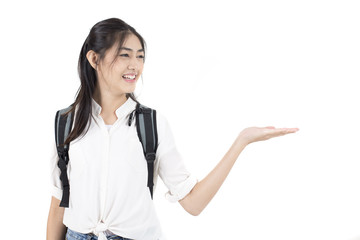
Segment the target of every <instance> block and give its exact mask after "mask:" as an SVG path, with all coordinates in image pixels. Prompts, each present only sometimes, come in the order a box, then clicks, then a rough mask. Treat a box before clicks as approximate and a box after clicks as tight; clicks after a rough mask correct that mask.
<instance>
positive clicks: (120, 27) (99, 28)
mask: <svg viewBox="0 0 360 240" xmlns="http://www.w3.org/2000/svg"><path fill="white" fill-rule="evenodd" d="M130 34H134V35H135V36H136V37H137V38H138V39H139V41H140V43H141V46H142V49H144V57H145V47H146V43H145V40H144V39H143V38H142V37H141V35H140V34H139V33H138V32H137V31H136V30H135V29H134V28H133V27H131V26H130V25H129V24H127V23H125V22H124V21H122V20H121V19H118V18H109V19H106V20H103V21H100V22H98V23H96V24H95V25H94V26H93V27H92V28H91V30H90V33H89V35H88V36H87V38H86V40H85V42H84V44H83V46H82V48H81V51H80V56H79V62H78V73H79V77H80V82H81V85H80V87H79V89H78V91H77V93H76V95H77V96H76V100H75V102H74V103H73V104H72V105H71V106H72V107H71V109H70V110H69V111H68V112H66V113H65V115H67V114H69V113H70V112H72V113H73V116H74V113H75V109H76V107H77V106H78V110H77V113H76V117H75V119H74V128H73V130H72V131H71V132H70V134H69V136H68V138H67V139H66V141H65V143H64V144H69V143H70V142H71V141H73V140H75V139H76V138H78V137H79V136H80V135H82V134H83V135H85V134H86V133H87V131H88V130H89V127H90V124H89V125H88V123H89V122H90V120H91V117H92V107H91V105H92V96H93V94H94V91H95V87H96V85H97V81H98V79H97V76H96V70H95V69H94V68H93V67H92V66H91V65H90V63H89V61H88V59H87V58H86V54H87V53H88V51H90V50H93V51H94V52H95V53H97V54H98V56H99V61H102V60H103V59H104V57H105V52H106V50H108V49H110V48H111V47H112V46H113V45H114V44H116V43H117V44H118V49H117V53H119V52H120V49H121V47H122V46H123V44H124V41H125V40H126V37H127V36H129V35H130ZM117 55H118V54H116V55H115V56H117ZM114 60H115V59H114ZM144 60H145V58H144ZM126 97H127V98H129V97H130V98H132V99H133V100H134V101H136V102H137V100H136V98H135V96H134V94H133V93H127V94H126ZM87 125H88V128H87V129H86V130H85V128H86V126H87Z"/></svg>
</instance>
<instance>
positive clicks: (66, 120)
mask: <svg viewBox="0 0 360 240" xmlns="http://www.w3.org/2000/svg"><path fill="white" fill-rule="evenodd" d="M71 107H72V106H69V107H68V108H64V109H62V110H59V111H57V112H56V117H55V141H56V148H57V152H58V155H59V161H58V167H59V168H60V170H61V174H60V180H61V183H62V186H63V195H62V199H61V202H60V207H69V195H70V185H69V179H68V176H67V164H68V162H69V153H68V152H69V144H66V145H64V142H65V141H66V138H67V137H68V135H69V133H70V131H71V128H72V123H73V113H72V112H70V113H69V114H68V115H67V116H63V114H64V113H66V112H68V111H69V110H70V108H71Z"/></svg>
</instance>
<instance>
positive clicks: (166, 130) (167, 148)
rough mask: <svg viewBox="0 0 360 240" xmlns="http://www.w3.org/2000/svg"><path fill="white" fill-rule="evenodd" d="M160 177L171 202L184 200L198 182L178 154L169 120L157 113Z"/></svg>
mask: <svg viewBox="0 0 360 240" xmlns="http://www.w3.org/2000/svg"><path fill="white" fill-rule="evenodd" d="M157 127H158V149H157V152H156V153H157V161H159V176H160V178H161V179H162V181H163V182H164V184H165V186H166V187H167V188H168V189H169V191H168V192H167V193H166V194H165V197H166V199H168V200H169V201H170V202H177V201H179V200H181V199H183V198H184V197H185V196H186V195H187V194H188V193H189V192H190V191H191V190H192V189H193V187H194V186H195V185H196V183H197V182H198V180H197V178H195V177H194V176H193V175H192V174H191V173H190V172H189V171H188V170H187V168H186V166H185V164H184V161H183V158H182V156H181V154H180V153H179V152H178V150H177V148H176V145H175V141H174V137H173V133H172V131H171V129H170V126H169V123H168V121H167V119H166V118H165V117H164V116H163V115H161V114H159V113H157Z"/></svg>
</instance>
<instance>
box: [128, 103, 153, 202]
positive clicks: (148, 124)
mask: <svg viewBox="0 0 360 240" xmlns="http://www.w3.org/2000/svg"><path fill="white" fill-rule="evenodd" d="M135 115H136V129H137V133H138V137H139V140H140V142H141V144H142V147H143V151H144V156H145V159H146V162H147V168H148V183H147V186H148V187H149V190H150V195H151V198H153V187H154V162H155V158H156V150H157V146H158V136H157V127H156V126H157V124H156V110H154V109H151V108H148V107H146V106H144V105H141V104H139V103H138V104H137V105H136V110H135ZM130 118H132V117H130Z"/></svg>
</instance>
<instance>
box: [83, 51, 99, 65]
mask: <svg viewBox="0 0 360 240" xmlns="http://www.w3.org/2000/svg"><path fill="white" fill-rule="evenodd" d="M86 58H87V60H88V61H89V63H90V65H91V66H92V67H93V68H94V69H95V70H96V69H97V64H98V55H97V53H96V52H94V51H93V50H89V51H88V52H87V54H86Z"/></svg>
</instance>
